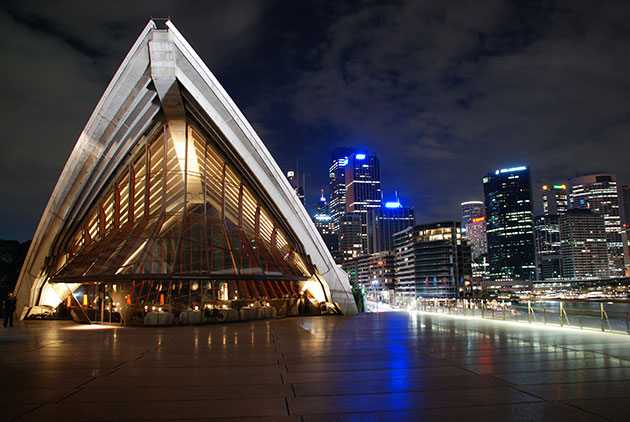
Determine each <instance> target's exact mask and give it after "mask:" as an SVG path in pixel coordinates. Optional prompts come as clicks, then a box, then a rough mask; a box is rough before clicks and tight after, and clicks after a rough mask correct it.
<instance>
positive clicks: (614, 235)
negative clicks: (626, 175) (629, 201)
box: [567, 174, 626, 277]
mask: <svg viewBox="0 0 630 422" xmlns="http://www.w3.org/2000/svg"><path fill="white" fill-rule="evenodd" d="M567 186H568V189H569V205H570V208H573V209H590V210H591V211H593V212H594V213H596V214H600V215H601V216H603V217H604V222H605V227H606V243H607V246H608V265H609V269H610V276H611V277H623V276H624V275H625V268H626V266H625V263H624V260H625V258H624V244H623V239H622V225H621V209H620V206H619V202H620V201H619V192H618V190H617V181H616V178H615V175H614V174H591V175H587V176H579V177H574V178H572V179H569V181H568V182H567Z"/></svg>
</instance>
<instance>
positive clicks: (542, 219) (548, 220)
mask: <svg viewBox="0 0 630 422" xmlns="http://www.w3.org/2000/svg"><path fill="white" fill-rule="evenodd" d="M564 214H566V211H565V212H564ZM534 225H535V233H536V258H537V263H538V278H539V279H540V280H557V279H560V278H562V255H561V253H560V228H559V226H558V216H557V215H539V216H537V217H536V218H535V224H534Z"/></svg>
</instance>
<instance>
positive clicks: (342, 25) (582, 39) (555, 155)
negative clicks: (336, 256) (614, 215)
mask: <svg viewBox="0 0 630 422" xmlns="http://www.w3.org/2000/svg"><path fill="white" fill-rule="evenodd" d="M592 9H593V8H592V5H589V4H586V3H579V2H560V3H558V4H557V6H556V7H549V6H544V7H542V6H541V7H538V6H536V5H528V4H525V5H524V6H521V5H515V4H510V3H504V2H492V3H490V2H488V3H486V2H484V7H478V5H476V4H473V3H470V4H469V5H468V6H464V7H461V6H460V5H459V3H458V5H457V6H455V5H454V4H452V3H450V2H442V1H435V2H412V1H408V2H400V3H396V4H381V3H379V4H376V5H368V6H366V7H363V8H360V9H359V10H355V11H352V12H349V13H347V14H345V15H343V16H339V17H338V19H336V21H335V22H334V23H332V24H331V25H330V26H329V28H328V30H327V32H326V39H325V41H323V42H322V43H320V44H319V45H318V46H317V48H316V49H314V51H313V53H312V54H313V55H315V56H317V57H318V60H317V61H316V63H317V64H316V67H315V68H314V69H312V70H309V71H305V72H304V73H303V74H302V75H301V76H300V77H299V78H298V79H297V80H296V81H295V82H294V83H293V84H292V86H291V87H290V88H288V89H287V91H289V92H291V93H293V95H292V101H293V106H294V108H293V109H294V113H295V114H294V116H295V118H296V119H297V120H298V121H300V122H301V123H302V124H304V125H314V126H316V125H322V124H326V125H332V126H336V127H340V128H343V131H344V132H346V133H350V135H349V136H350V137H352V134H356V137H358V138H363V139H365V141H366V143H368V146H369V147H370V148H371V149H372V150H373V151H375V152H376V153H378V154H380V155H381V156H382V160H381V167H382V173H383V175H384V178H388V179H389V180H387V182H389V184H390V185H394V186H396V187H397V188H398V190H399V192H400V191H407V192H414V198H413V201H414V202H415V203H417V204H422V205H421V207H422V208H423V210H424V211H426V212H427V213H428V214H429V215H428V216H427V218H434V219H439V218H441V217H444V216H447V215H448V216H450V217H452V218H456V217H458V214H459V209H458V207H457V205H458V203H459V200H458V198H459V199H461V200H465V199H472V198H471V196H473V197H475V196H476V197H480V195H481V178H482V177H483V175H485V173H487V172H489V171H491V170H493V169H494V168H496V167H501V166H505V165H512V164H515V163H526V164H530V165H531V166H532V167H533V173H534V179H535V182H537V183H543V182H547V180H548V179H553V180H564V179H566V178H567V177H571V176H572V175H574V173H575V172H576V171H578V172H591V171H596V170H597V169H602V168H606V169H607V171H610V172H616V173H617V174H618V177H619V179H621V180H625V181H629V180H630V169H629V168H628V166H627V165H626V162H627V158H626V157H627V156H628V152H629V148H630V147H629V146H628V145H629V143H627V142H626V141H627V138H628V135H629V133H628V127H627V122H628V111H627V98H628V94H630V86H629V83H630V80H629V78H628V76H627V72H626V70H627V68H628V64H630V60H629V53H628V49H627V45H628V44H629V41H630V39H629V34H628V30H627V29H626V28H625V27H624V25H625V22H624V20H623V19H621V18H620V16H623V15H625V16H627V15H628V11H629V8H628V6H627V5H624V4H622V3H617V4H614V5H611V6H610V7H607V8H606V7H605V8H601V9H600V8H597V11H593V10H592ZM366 134H367V136H366ZM401 152H404V153H406V155H405V156H403V157H401ZM411 175H417V177H412V176H411ZM424 180H430V181H431V182H428V183H432V184H433V185H434V186H440V188H434V189H435V190H434V191H433V190H431V189H430V188H418V187H416V186H415V184H417V183H425V182H424ZM444 186H448V189H444V188H443V187H444ZM453 198H455V199H453ZM536 199H538V198H536ZM425 207H426V208H425ZM429 210H430V211H429Z"/></svg>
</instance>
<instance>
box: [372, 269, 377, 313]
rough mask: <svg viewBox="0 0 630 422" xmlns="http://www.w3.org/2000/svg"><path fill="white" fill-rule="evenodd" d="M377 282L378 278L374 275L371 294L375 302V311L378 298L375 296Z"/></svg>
mask: <svg viewBox="0 0 630 422" xmlns="http://www.w3.org/2000/svg"><path fill="white" fill-rule="evenodd" d="M377 284H378V279H377V278H376V277H374V279H373V280H372V296H374V301H375V302H376V312H378V298H377V297H376V285H377Z"/></svg>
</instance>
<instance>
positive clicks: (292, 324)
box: [0, 313, 630, 421]
mask: <svg viewBox="0 0 630 422" xmlns="http://www.w3.org/2000/svg"><path fill="white" fill-rule="evenodd" d="M0 353H1V360H0V377H1V379H2V387H1V391H0V402H1V403H0V404H1V405H0V409H2V410H1V413H0V419H2V420H35V421H42V420H153V421H155V420H208V419H212V420H217V419H219V420H221V419H223V418H225V419H226V420H248V419H250V418H251V419H252V420H257V421H261V420H282V421H285V420H286V421H301V420H303V421H338V420H356V421H376V420H383V421H391V420H436V421H437V420H439V421H444V420H467V421H482V420H523V421H532V420H556V421H559V420H571V421H582V420H584V421H586V420H624V421H625V420H627V418H628V408H629V407H628V403H629V402H630V336H624V335H619V334H602V333H598V332H587V331H575V330H566V329H565V330H563V329H559V328H558V329H547V328H545V327H541V326H528V325H526V324H523V325H516V324H512V323H505V322H500V321H497V322H494V321H486V320H472V319H463V318H454V317H449V316H436V315H408V314H406V313H380V314H362V315H358V316H355V317H339V316H330V317H306V318H297V317H296V318H285V319H279V320H268V321H257V322H243V323H232V324H225V325H206V326H190V327H164V328H145V327H116V328H114V327H101V326H83V325H77V324H74V323H70V322H61V321H41V322H38V321H29V322H20V323H18V324H17V326H16V327H14V328H13V329H11V330H9V329H4V330H2V331H0Z"/></svg>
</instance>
